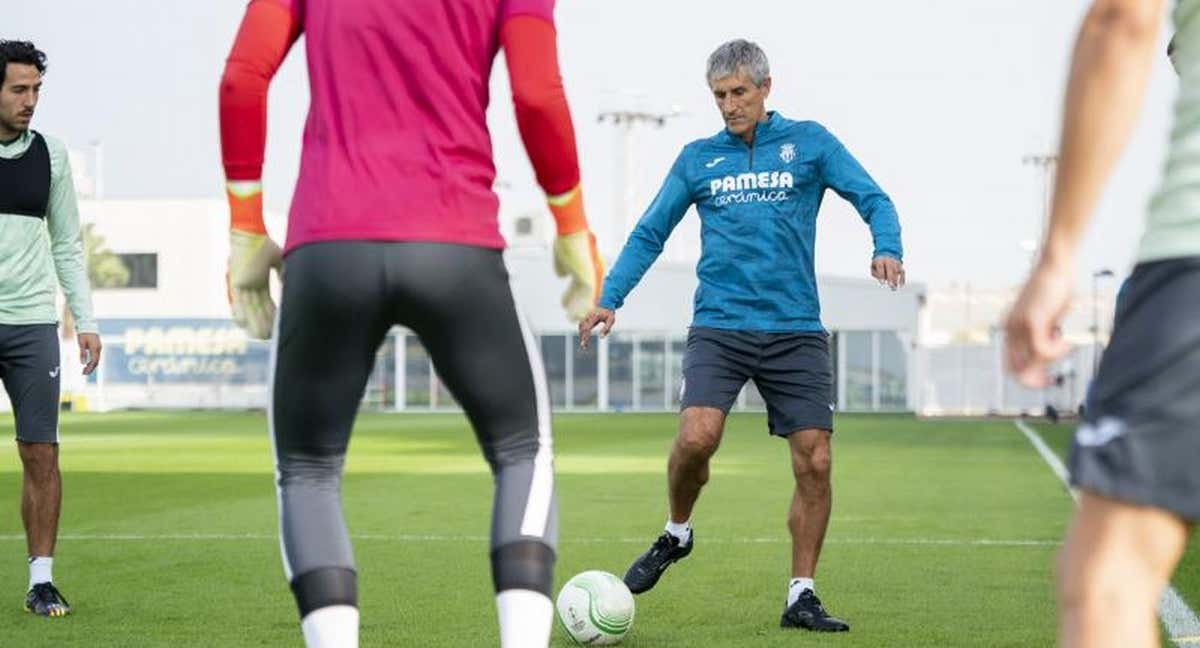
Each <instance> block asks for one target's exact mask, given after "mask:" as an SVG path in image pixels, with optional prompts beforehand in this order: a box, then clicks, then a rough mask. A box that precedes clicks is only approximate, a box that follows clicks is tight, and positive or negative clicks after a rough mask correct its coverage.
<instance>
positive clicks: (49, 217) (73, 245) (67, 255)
mask: <svg viewBox="0 0 1200 648" xmlns="http://www.w3.org/2000/svg"><path fill="white" fill-rule="evenodd" d="M70 176H71V171H70V168H69V166H68V167H65V168H64V171H63V177H60V178H56V179H55V181H54V185H53V187H52V188H51V192H50V203H49V205H48V209H47V213H46V225H47V229H48V230H49V233H50V256H51V258H53V260H54V272H55V274H56V275H57V276H58V284H59V286H61V287H62V291H63V294H64V295H66V297H67V306H68V307H69V308H70V309H71V314H72V315H73V316H75V329H76V330H77V331H79V332H80V333H97V332H99V328H98V327H97V325H96V321H95V319H93V316H92V291H91V284H90V282H89V281H88V275H87V263H86V260H85V257H86V253H85V250H84V244H83V236H82V234H81V232H80V229H79V208H78V205H77V203H76V201H75V185H74V184H73V182H72V181H71V177H70Z"/></svg>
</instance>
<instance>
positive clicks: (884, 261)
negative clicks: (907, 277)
mask: <svg viewBox="0 0 1200 648" xmlns="http://www.w3.org/2000/svg"><path fill="white" fill-rule="evenodd" d="M871 276H872V277H875V279H877V280H878V281H879V283H881V284H887V285H888V286H890V287H891V289H892V290H896V289H897V288H899V287H901V286H903V285H904V264H903V263H901V262H900V261H899V260H897V259H893V258H892V257H887V256H877V257H875V258H874V259H871Z"/></svg>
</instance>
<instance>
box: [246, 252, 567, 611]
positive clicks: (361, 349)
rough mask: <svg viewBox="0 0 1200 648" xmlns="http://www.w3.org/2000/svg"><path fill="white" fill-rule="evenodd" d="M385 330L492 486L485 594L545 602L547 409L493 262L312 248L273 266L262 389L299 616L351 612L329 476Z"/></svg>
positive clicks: (527, 337)
mask: <svg viewBox="0 0 1200 648" xmlns="http://www.w3.org/2000/svg"><path fill="white" fill-rule="evenodd" d="M393 325H401V326H405V327H407V328H409V329H411V330H412V331H413V332H414V333H416V335H417V336H418V337H419V338H420V340H421V342H422V344H423V345H424V346H425V349H426V350H427V351H428V353H429V356H430V358H431V359H432V360H433V364H434V367H435V368H436V369H437V373H438V376H439V377H440V378H441V379H442V381H443V382H444V383H445V385H446V386H447V387H448V388H449V389H450V391H451V392H452V393H453V394H454V397H455V398H456V399H457V400H458V402H459V403H460V404H461V405H462V407H463V410H464V411H465V412H466V415H467V417H468V418H469V419H470V421H471V424H472V426H473V428H474V430H475V436H476V438H477V440H478V441H479V445H480V448H481V449H482V451H483V455H484V458H486V459H487V462H488V464H489V465H490V466H491V469H492V473H493V475H494V476H495V484H496V489H495V497H494V503H493V515H492V531H491V552H492V553H491V555H492V576H493V581H494V584H495V587H496V591H497V592H499V591H503V590H506V589H529V590H534V591H540V592H542V593H544V594H546V595H547V596H549V594H550V587H551V580H552V578H551V577H552V569H553V563H554V546H555V544H556V541H557V538H556V535H557V530H556V529H557V514H556V510H555V507H556V504H555V498H554V476H553V465H552V464H553V459H552V449H551V440H550V408H549V399H548V397H547V393H546V384H545V373H544V371H543V369H542V364H541V357H540V356H539V355H538V351H537V346H536V344H535V343H534V339H533V337H532V335H531V334H530V333H529V331H528V329H526V328H525V327H524V326H523V324H522V322H521V320H520V318H519V316H518V314H517V310H516V305H515V302H514V301H513V295H512V290H511V287H510V286H509V283H508V272H507V270H506V269H505V267H504V261H503V257H502V255H501V253H500V251H498V250H488V249H483V248H477V247H469V246H462V245H448V244H436V243H378V242H351V241H339V242H330V243H315V244H310V245H305V246H303V247H300V248H297V249H296V250H294V251H292V252H291V253H290V254H289V255H288V257H287V259H286V262H285V265H284V288H283V298H282V299H281V301H280V305H279V319H278V322H277V323H276V329H277V330H276V332H275V336H274V340H275V343H274V344H275V346H274V348H273V358H272V364H271V368H272V369H271V371H272V375H271V377H270V383H271V389H272V393H271V399H270V400H271V407H270V410H269V420H270V426H271V433H272V438H273V440H274V444H275V446H274V447H275V456H276V473H277V480H278V492H279V509H280V544H281V547H282V551H283V562H284V569H285V571H286V573H287V577H288V580H289V581H290V583H291V585H292V589H293V592H294V593H295V595H296V600H297V604H298V605H299V607H300V615H301V617H303V616H305V615H307V614H308V613H309V612H310V611H312V610H315V609H319V608H321V607H326V606H329V605H339V604H346V605H355V604H357V594H356V587H355V567H354V558H353V555H352V553H351V548H350V538H349V533H348V531H347V529H346V524H345V520H344V518H343V516H342V509H341V476H342V464H343V460H344V458H345V454H346V447H347V445H348V443H349V440H350V430H351V428H352V426H353V424H354V416H355V414H356V412H357V411H358V407H359V403H360V401H361V400H362V395H363V389H364V387H365V386H366V383H367V379H368V377H369V376H370V373H371V369H372V366H373V364H374V361H375V354H376V352H377V351H378V348H379V345H380V344H381V343H382V341H383V339H384V336H385V335H386V334H387V332H388V330H389V329H391V327H392V326H393Z"/></svg>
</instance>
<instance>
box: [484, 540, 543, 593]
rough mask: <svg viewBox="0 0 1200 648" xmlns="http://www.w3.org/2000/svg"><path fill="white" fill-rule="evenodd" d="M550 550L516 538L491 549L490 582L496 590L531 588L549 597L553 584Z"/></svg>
mask: <svg viewBox="0 0 1200 648" xmlns="http://www.w3.org/2000/svg"><path fill="white" fill-rule="evenodd" d="M554 560H555V556H554V550H553V549H551V548H550V547H549V546H548V545H546V544H545V543H542V542H538V541H536V540H520V541H517V542H513V543H510V544H506V545H504V546H503V547H497V548H495V549H493V550H492V584H493V585H494V586H495V587H496V592H503V591H504V590H510V589H524V590H532V591H534V592H541V593H542V594H545V595H546V596H547V597H549V596H550V589H551V587H552V585H553V584H554Z"/></svg>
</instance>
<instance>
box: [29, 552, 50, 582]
mask: <svg viewBox="0 0 1200 648" xmlns="http://www.w3.org/2000/svg"><path fill="white" fill-rule="evenodd" d="M53 568H54V559H53V558H51V557H50V556H30V557H29V589H33V586H34V585H37V584H38V583H52V582H54V576H53V575H51V573H50V572H51V570H52V569H53Z"/></svg>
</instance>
